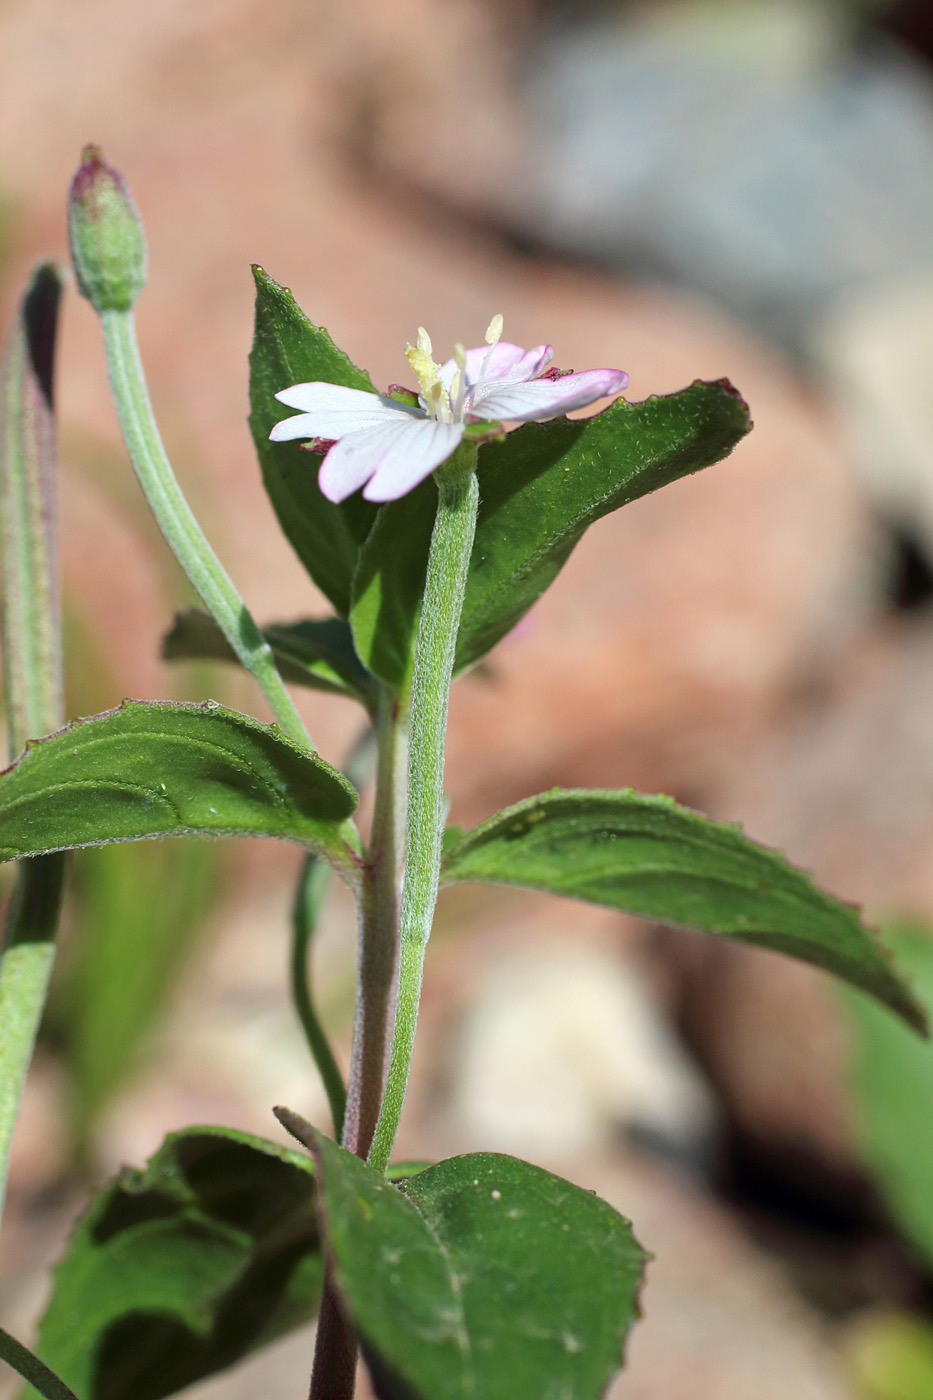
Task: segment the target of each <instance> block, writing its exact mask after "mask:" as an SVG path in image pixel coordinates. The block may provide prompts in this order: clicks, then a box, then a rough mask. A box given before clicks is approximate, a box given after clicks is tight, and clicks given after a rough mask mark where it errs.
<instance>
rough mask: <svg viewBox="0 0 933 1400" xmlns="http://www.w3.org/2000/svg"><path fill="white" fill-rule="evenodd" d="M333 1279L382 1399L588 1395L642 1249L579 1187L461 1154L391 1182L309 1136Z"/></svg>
mask: <svg viewBox="0 0 933 1400" xmlns="http://www.w3.org/2000/svg"><path fill="white" fill-rule="evenodd" d="M315 1156H316V1160H317V1164H318V1169H319V1175H320V1191H321V1211H322V1220H323V1225H324V1229H325V1232H326V1236H327V1242H328V1245H329V1247H330V1250H331V1251H332V1255H333V1259H334V1262H335V1269H336V1283H337V1287H338V1290H339V1292H340V1294H341V1296H342V1297H343V1300H344V1302H345V1304H346V1307H347V1309H348V1311H349V1313H350V1315H351V1316H352V1318H353V1321H354V1323H355V1325H356V1327H357V1329H358V1331H359V1334H360V1340H361V1345H362V1348H363V1353H364V1355H365V1357H366V1361H367V1364H368V1366H369V1368H370V1371H371V1373H372V1376H373V1380H374V1384H375V1388H376V1392H377V1394H378V1395H379V1396H380V1397H381V1400H454V1398H455V1397H456V1400H462V1398H463V1397H464V1396H476V1397H477V1400H478V1397H480V1396H482V1400H560V1397H563V1396H573V1397H574V1400H590V1398H591V1397H592V1400H597V1397H598V1396H600V1395H602V1394H603V1392H604V1389H605V1387H606V1385H607V1383H608V1381H609V1379H610V1377H611V1376H612V1374H613V1372H614V1371H615V1370H617V1369H618V1367H619V1366H620V1365H621V1361H622V1348H623V1344H624V1340H625V1335H626V1333H627V1331H628V1329H629V1327H630V1326H631V1324H632V1323H633V1322H634V1321H635V1319H636V1316H637V1294H638V1288H639V1284H640V1282H641V1276H642V1270H643V1266H644V1263H645V1260H646V1257H647V1256H646V1255H645V1253H644V1251H643V1250H642V1249H641V1247H640V1246H639V1245H638V1243H637V1242H636V1240H635V1239H634V1237H633V1235H632V1233H631V1229H630V1227H629V1224H628V1222H627V1221H625V1220H623V1218H622V1217H621V1216H620V1215H619V1214H617V1212H616V1211H614V1210H613V1209H612V1207H611V1206H609V1205H607V1204H606V1203H605V1201H601V1200H599V1199H598V1197H596V1196H595V1195H593V1193H592V1192H589V1191H583V1190H581V1189H580V1188H579V1187H577V1186H572V1185H571V1184H570V1183H569V1182H567V1181H562V1180H561V1178H560V1177H557V1176H552V1174H551V1173H550V1172H546V1171H542V1170H541V1168H540V1167H533V1166H529V1164H528V1163H527V1162H520V1161H517V1160H516V1159H515V1158H514V1157H501V1156H497V1155H495V1154H493V1153H488V1152H481V1153H473V1154H471V1155H469V1156H466V1157H454V1158H451V1159H450V1160H448V1161H446V1162H440V1163H438V1165H437V1166H433V1167H427V1168H426V1169H425V1170H423V1171H420V1172H419V1173H418V1174H417V1176H413V1177H411V1178H409V1179H408V1180H406V1181H403V1182H401V1183H400V1184H399V1186H398V1187H396V1186H393V1185H392V1184H390V1183H389V1182H388V1181H386V1180H385V1178H383V1177H382V1176H381V1175H380V1174H379V1173H378V1172H375V1171H374V1170H373V1169H372V1168H371V1167H369V1166H367V1165H366V1164H365V1163H363V1162H361V1161H359V1159H358V1158H356V1157H354V1156H352V1155H351V1154H350V1153H349V1152H346V1151H344V1150H343V1149H342V1148H339V1147H337V1145H336V1144H335V1143H332V1142H330V1141H329V1140H328V1139H326V1138H323V1137H322V1136H321V1135H318V1138H317V1143H316V1146H315Z"/></svg>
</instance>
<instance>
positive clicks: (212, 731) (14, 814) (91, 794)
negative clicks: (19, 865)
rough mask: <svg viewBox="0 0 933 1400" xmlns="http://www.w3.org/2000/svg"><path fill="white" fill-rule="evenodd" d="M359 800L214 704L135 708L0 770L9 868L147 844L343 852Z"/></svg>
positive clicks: (314, 762) (326, 772) (2, 838)
mask: <svg viewBox="0 0 933 1400" xmlns="http://www.w3.org/2000/svg"><path fill="white" fill-rule="evenodd" d="M355 805H356V793H355V792H354V790H353V788H352V787H351V786H350V784H349V783H348V782H347V780H346V779H345V778H344V777H342V776H341V774H340V773H338V772H337V771H336V770H335V769H334V768H331V767H330V765H329V764H327V763H325V762H324V760H323V759H321V758H318V757H317V756H316V755H314V756H312V755H310V754H307V753H304V752H302V750H301V749H299V748H296V747H295V745H294V744H292V743H290V742H289V741H288V740H287V739H285V738H283V737H282V735H281V734H280V733H279V731H278V730H276V729H274V728H272V727H271V726H269V725H265V724H260V723H259V721H258V720H254V719H250V718H248V717H247V716H246V715H241V714H238V713H237V712H236V711H235V710H228V709H225V708H224V707H223V706H222V705H217V704H214V703H213V702H212V701H208V702H207V703H206V704H204V705H183V704H172V703H168V702H159V703H155V702H153V703H147V702H144V701H140V700H127V701H124V703H123V704H122V705H121V706H120V708H119V709H117V710H109V711H107V712H106V713H105V714H102V715H95V716H94V717H93V718H92V719H83V720H77V721H76V722H75V723H74V724H70V725H68V727H67V728H66V729H62V730H60V731H59V732H58V733H57V734H53V735H51V736H50V737H49V738H47V739H41V740H39V741H38V742H37V743H34V744H30V745H29V746H28V747H27V749H26V752H25V754H24V755H23V757H22V758H20V759H19V760H18V761H17V762H16V763H14V764H13V765H12V767H10V768H8V769H7V770H6V772H5V773H2V774H0V860H9V859H10V858H11V857H13V856H23V855H36V854H39V853H42V852H46V851H55V850H62V849H64V848H67V847H72V846H90V845H99V844H101V843H102V842H104V841H135V840H139V839H140V838H142V837H146V836H195V835H211V834H214V835H225V836H277V837H280V838H282V839H285V840H291V841H301V842H304V843H306V844H307V845H309V846H312V847H314V848H315V849H318V850H323V851H327V852H329V853H330V854H339V853H340V852H341V847H340V838H339V830H340V825H341V823H342V822H343V821H344V820H345V819H346V818H347V817H348V816H349V815H350V813H351V812H352V811H353V809H354V807H355Z"/></svg>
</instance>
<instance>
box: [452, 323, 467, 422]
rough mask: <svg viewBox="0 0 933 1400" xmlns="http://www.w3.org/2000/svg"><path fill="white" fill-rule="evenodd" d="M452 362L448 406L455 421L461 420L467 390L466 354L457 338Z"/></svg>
mask: <svg viewBox="0 0 933 1400" xmlns="http://www.w3.org/2000/svg"><path fill="white" fill-rule="evenodd" d="M454 364H455V365H456V366H457V368H456V371H455V373H454V374H453V376H452V377H451V381H450V408H451V412H452V413H453V418H454V422H455V423H461V422H462V421H463V402H464V398H465V396H466V390H467V356H466V350H465V349H464V347H463V346H462V345H461V344H460V342H459V340H458V341H457V343H456V345H455V346H454Z"/></svg>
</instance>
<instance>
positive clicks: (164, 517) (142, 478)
mask: <svg viewBox="0 0 933 1400" xmlns="http://www.w3.org/2000/svg"><path fill="white" fill-rule="evenodd" d="M100 319H101V326H102V328H103V333H104V348H105V350H106V353H107V373H108V375H109V377H110V388H111V392H112V393H113V398H114V402H115V404H116V408H117V416H118V417H119V419H120V427H121V429H122V431H123V438H124V441H125V443H126V448H127V451H128V452H129V455H130V460H131V462H132V463H133V468H134V470H135V472H136V476H137V478H138V480H139V484H140V486H141V487H142V489H143V492H144V494H145V497H146V500H147V501H148V502H149V505H150V507H151V508H152V512H153V514H154V515H155V518H156V520H157V521H158V524H159V528H160V529H161V531H162V534H163V535H164V536H165V538H166V540H167V541H168V543H169V545H170V547H171V548H172V550H173V551H174V554H175V558H176V559H177V560H178V562H179V564H180V565H181V567H182V568H183V569H184V571H185V573H186V574H187V576H188V578H189V579H190V581H191V583H192V585H193V586H194V588H195V589H196V590H197V593H198V594H199V596H200V598H201V599H202V601H203V602H204V605H205V607H206V608H207V609H208V611H209V612H210V613H211V615H212V616H213V618H214V619H215V621H216V622H217V625H218V627H219V628H220V630H221V631H222V632H223V634H224V636H225V637H226V639H227V641H228V642H229V643H230V646H231V647H232V648H233V650H234V652H235V653H236V655H237V657H238V658H239V660H240V662H241V663H242V665H243V666H244V667H245V668H246V670H247V671H249V673H250V675H251V676H253V678H254V679H255V680H256V681H257V682H258V684H259V686H260V688H261V689H262V693H263V695H264V696H265V697H266V700H267V701H268V703H269V707H270V708H271V710H272V713H273V714H274V715H275V718H276V720H277V722H278V724H279V727H280V728H281V729H282V732H283V733H284V734H286V735H287V736H288V737H289V739H291V740H292V741H293V743H296V744H298V745H299V746H300V747H301V748H303V749H305V750H306V751H308V752H311V753H314V752H315V749H314V745H313V744H312V742H311V739H310V738H309V736H308V731H307V730H306V729H305V726H304V724H303V723H302V720H301V717H300V715H299V714H298V711H297V710H296V709H295V706H294V703H293V702H292V698H291V696H290V695H289V693H288V691H287V690H286V688H285V685H284V684H283V681H282V678H281V676H280V675H279V672H278V668H277V667H276V664H275V660H274V658H273V655H272V649H271V648H270V646H269V644H268V642H266V640H265V639H264V637H263V636H262V633H261V632H260V631H259V628H258V627H257V626H256V624H255V622H254V621H253V619H252V617H251V616H250V614H249V611H248V610H247V607H246V604H245V603H244V602H243V600H242V599H241V598H240V596H239V594H238V593H237V591H236V588H235V587H234V585H233V582H232V581H231V579H230V577H229V575H228V574H227V572H226V570H225V569H224V567H223V565H222V564H221V562H220V560H219V559H218V558H217V556H216V554H215V553H214V551H213V549H212V548H211V546H210V544H209V543H208V541H207V539H206V537H205V535H204V532H203V531H202V529H201V527H200V525H199V524H198V522H197V520H196V519H195V517H194V515H193V513H192V511H191V507H190V506H189V505H188V502H187V501H186V500H185V497H184V494H183V493H182V490H181V487H180V486H179V484H178V481H177V480H176V477H175V473H174V472H173V470H172V464H171V463H170V461H169V459H168V456H167V455H166V452H165V448H164V447H163V445H162V438H161V437H160V435H159V429H158V426H157V424H156V421H155V415H154V414H153V412H152V405H151V403H150V401H149V391H148V389H147V387H146V378H145V374H144V372H143V367H142V362H141V360H140V357H139V346H138V345H137V343H136V325H135V321H134V318H133V313H132V311H102V312H101V313H100Z"/></svg>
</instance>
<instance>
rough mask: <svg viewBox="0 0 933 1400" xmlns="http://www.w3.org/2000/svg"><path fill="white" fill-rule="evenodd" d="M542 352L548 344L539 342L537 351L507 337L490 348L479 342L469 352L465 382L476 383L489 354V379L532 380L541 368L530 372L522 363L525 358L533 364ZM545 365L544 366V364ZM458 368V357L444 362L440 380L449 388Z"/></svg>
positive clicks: (548, 347)
mask: <svg viewBox="0 0 933 1400" xmlns="http://www.w3.org/2000/svg"><path fill="white" fill-rule="evenodd" d="M542 351H548V352H550V351H551V347H550V346H549V345H538V346H536V347H535V349H534V350H525V349H524V347H523V346H521V345H512V344H511V343H510V342H509V341H507V340H500V341H498V343H497V344H496V345H494V346H493V347H492V349H491V350H490V348H489V346H488V345H478V346H477V347H476V348H475V349H474V350H468V351H467V352H466V381H467V384H475V383H476V381H477V380H478V379H479V377H480V374H481V373H482V369H483V365H484V364H485V363H486V356H487V355H488V356H489V364H488V365H486V374H485V378H486V379H508V380H512V379H514V378H516V377H517V378H519V379H530V378H532V375H533V373H537V374H540V373H541V370H536V371H532V370H531V369H530V368H529V369H528V371H527V373H526V372H524V370H523V368H522V367H523V366H524V364H525V361H528V362H529V365H530V364H533V363H536V362H537V360H538V359H539V358H540V354H541V352H542ZM550 358H551V354H550V353H548V356H547V359H546V360H545V361H544V364H547V363H548V360H550ZM541 368H542V369H543V368H544V365H542V366H541ZM456 369H457V362H456V360H445V361H444V363H443V364H442V365H441V371H440V373H441V379H442V380H443V381H444V385H445V387H446V388H448V389H449V388H450V381H451V380H452V379H453V377H454V374H455V372H456Z"/></svg>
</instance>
